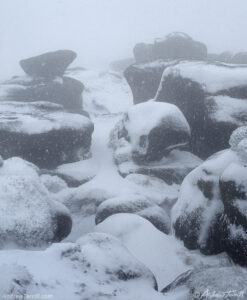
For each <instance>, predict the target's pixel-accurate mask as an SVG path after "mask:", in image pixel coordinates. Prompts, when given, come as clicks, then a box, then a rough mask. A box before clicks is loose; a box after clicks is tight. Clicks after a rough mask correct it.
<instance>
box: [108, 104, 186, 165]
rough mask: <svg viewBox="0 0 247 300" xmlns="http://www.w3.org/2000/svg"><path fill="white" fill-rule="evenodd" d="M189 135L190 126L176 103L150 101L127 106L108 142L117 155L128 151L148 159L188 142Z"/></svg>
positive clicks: (157, 157) (153, 158)
mask: <svg viewBox="0 0 247 300" xmlns="http://www.w3.org/2000/svg"><path fill="white" fill-rule="evenodd" d="M147 117H148V120H146V118H147ZM189 139H190V127H189V125H188V123H187V121H186V119H185V117H184V116H183V114H182V113H181V111H180V110H179V109H178V108H177V107H176V106H175V105H172V104H165V103H158V102H153V101H149V102H146V103H141V104H138V105H134V106H132V107H131V108H129V109H128V111H127V112H126V113H125V115H124V116H123V118H122V120H120V122H119V123H118V124H117V125H116V127H115V128H114V129H113V131H112V134H111V141H110V143H111V145H112V147H113V148H114V150H115V152H116V151H117V152H118V154H117V155H119V156H121V154H123V156H126V155H128V153H129V156H130V157H132V158H133V160H135V161H137V162H144V163H147V162H151V161H157V160H160V159H161V158H162V157H164V156H165V155H167V154H168V153H169V152H170V151H171V150H172V149H174V148H178V147H181V146H185V145H187V144H188V142H189Z"/></svg>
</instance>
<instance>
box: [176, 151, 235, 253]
mask: <svg viewBox="0 0 247 300" xmlns="http://www.w3.org/2000/svg"><path fill="white" fill-rule="evenodd" d="M234 161H238V158H237V155H236V153H234V152H233V151H231V150H225V151H223V152H220V153H217V154H215V155H213V156H212V157H210V158H209V159H208V160H206V161H205V162H204V163H202V164H201V165H200V166H199V167H197V168H196V169H194V170H193V171H192V172H190V173H189V174H188V175H187V176H186V177H185V179H184V181H183V183H182V186H181V189H180V193H179V197H178V201H177V202H176V204H175V205H174V206H173V209H172V222H173V227H174V229H175V234H176V236H177V237H179V238H180V239H182V240H183V242H184V245H185V246H186V247H187V248H189V249H197V248H199V249H200V250H201V251H203V252H204V253H208V254H212V253H219V252H221V251H224V250H225V246H224V244H223V242H222V240H223V232H224V222H223V219H224V218H223V217H224V205H223V202H222V199H221V194H220V186H219V180H220V176H221V174H222V173H223V172H224V170H225V169H226V168H227V167H228V166H229V164H231V163H232V162H234Z"/></svg>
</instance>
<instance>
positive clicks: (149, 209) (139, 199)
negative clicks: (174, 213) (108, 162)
mask: <svg viewBox="0 0 247 300" xmlns="http://www.w3.org/2000/svg"><path fill="white" fill-rule="evenodd" d="M118 213H133V214H136V215H139V216H141V217H143V218H145V219H147V220H149V221H150V222H151V223H152V224H153V225H154V226H155V227H156V228H157V229H159V230H160V231H162V232H164V233H166V234H168V233H169V232H170V217H169V216H168V214H167V212H166V211H165V210H164V209H162V208H161V207H159V206H158V205H156V204H155V203H153V202H152V201H151V199H150V200H149V199H148V198H147V197H144V196H141V195H135V194H130V195H126V196H120V197H116V198H111V199H108V200H106V201H104V202H103V203H102V204H100V205H99V207H98V208H97V211H96V216H95V223H96V224H99V223H101V222H103V221H104V220H105V219H106V218H107V217H109V216H111V215H114V214H118Z"/></svg>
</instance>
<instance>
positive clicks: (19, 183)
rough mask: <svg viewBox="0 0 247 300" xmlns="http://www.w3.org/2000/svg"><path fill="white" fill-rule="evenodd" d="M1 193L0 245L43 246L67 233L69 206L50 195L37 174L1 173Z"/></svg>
mask: <svg viewBox="0 0 247 300" xmlns="http://www.w3.org/2000/svg"><path fill="white" fill-rule="evenodd" d="M0 194H1V199H0V215H1V218H0V233H1V234H0V246H1V248H2V247H13V246H20V247H30V246H31V247H36V246H43V245H47V244H48V243H50V242H54V241H60V240H61V239H63V238H64V237H66V236H67V235H68V234H69V232H70V230H71V225H72V224H71V218H70V214H69V212H68V210H67V209H66V208H65V207H64V206H63V205H61V204H60V203H56V202H54V201H53V200H52V199H51V196H50V194H49V192H48V191H47V189H46V188H45V187H44V186H43V185H42V184H41V183H40V181H39V179H38V178H35V177H30V176H21V175H12V176H8V175H6V176H1V181H0Z"/></svg>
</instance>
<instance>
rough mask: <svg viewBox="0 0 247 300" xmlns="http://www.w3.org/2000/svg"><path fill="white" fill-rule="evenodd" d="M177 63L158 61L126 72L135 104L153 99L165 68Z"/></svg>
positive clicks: (131, 67)
mask: <svg viewBox="0 0 247 300" xmlns="http://www.w3.org/2000/svg"><path fill="white" fill-rule="evenodd" d="M176 63H177V61H163V60H158V61H155V62H153V63H150V64H145V63H144V64H139V65H138V64H134V65H132V66H129V67H128V68H127V69H126V70H125V71H124V76H125V78H126V80H127V82H128V84H129V86H130V88H131V91H132V94H133V100H134V104H138V103H141V102H145V101H147V100H149V99H153V98H154V97H155V95H156V92H157V90H158V87H159V84H160V80H161V77H162V74H163V71H164V70H165V68H167V67H169V66H172V65H175V64H176Z"/></svg>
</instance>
